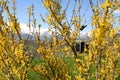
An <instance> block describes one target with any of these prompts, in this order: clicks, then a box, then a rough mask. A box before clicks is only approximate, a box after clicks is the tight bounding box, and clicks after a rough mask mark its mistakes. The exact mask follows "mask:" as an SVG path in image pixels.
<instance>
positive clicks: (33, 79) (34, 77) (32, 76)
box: [28, 57, 120, 80]
mask: <svg viewBox="0 0 120 80" xmlns="http://www.w3.org/2000/svg"><path fill="white" fill-rule="evenodd" d="M62 59H64V61H65V62H66V64H67V65H68V67H69V73H68V74H69V76H71V80H74V79H75V75H77V74H79V72H78V71H77V69H76V67H75V61H74V59H73V58H72V57H66V58H62ZM41 63H44V60H42V59H40V58H37V59H34V60H33V62H32V65H39V64H41ZM117 67H118V68H120V60H119V62H118V65H117ZM94 72H95V66H92V68H91V69H90V75H93V74H94ZM28 80H42V75H40V74H39V73H37V72H35V71H33V70H30V71H29V72H28ZM90 80H95V79H94V78H93V77H90ZM116 80H120V74H119V75H118V77H117V78H116Z"/></svg>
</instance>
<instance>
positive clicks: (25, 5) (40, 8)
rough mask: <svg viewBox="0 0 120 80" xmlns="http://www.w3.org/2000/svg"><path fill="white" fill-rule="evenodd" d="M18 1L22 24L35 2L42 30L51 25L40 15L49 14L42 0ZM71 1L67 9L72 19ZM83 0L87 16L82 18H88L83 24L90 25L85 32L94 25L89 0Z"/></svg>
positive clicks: (18, 14) (38, 22)
mask: <svg viewBox="0 0 120 80" xmlns="http://www.w3.org/2000/svg"><path fill="white" fill-rule="evenodd" d="M16 1H17V17H18V20H19V22H20V23H21V24H22V26H23V25H24V24H26V23H27V22H28V16H27V8H28V7H29V6H31V5H32V4H33V5H34V7H35V18H36V20H37V24H41V28H42V32H44V31H46V30H47V28H48V27H49V26H48V25H47V24H46V23H43V22H42V20H41V17H40V16H39V14H42V16H43V17H45V16H46V15H47V14H48V12H47V11H46V9H45V8H44V7H43V5H42V1H41V0H16ZM62 1H63V2H62V6H63V8H64V6H65V5H66V1H67V0H62ZM70 1H71V2H70V7H69V9H68V11H67V17H68V19H70V17H71V14H72V9H73V4H74V0H70ZM82 1H83V2H82V8H81V15H83V14H85V17H83V18H82V19H83V21H84V20H85V19H86V21H85V22H83V23H82V25H88V26H87V28H85V29H84V30H83V32H90V31H91V30H92V26H91V24H90V22H91V15H92V11H91V8H90V4H89V2H88V0H82ZM95 1H96V0H94V2H95ZM116 13H120V12H119V11H116V12H115V14H116ZM23 28H24V27H23ZM25 30H26V29H23V31H25Z"/></svg>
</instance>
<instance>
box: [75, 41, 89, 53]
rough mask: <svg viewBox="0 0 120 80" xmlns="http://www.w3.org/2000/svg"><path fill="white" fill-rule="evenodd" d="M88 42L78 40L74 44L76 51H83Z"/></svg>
mask: <svg viewBox="0 0 120 80" xmlns="http://www.w3.org/2000/svg"><path fill="white" fill-rule="evenodd" d="M88 46H89V45H88V44H85V42H80V43H76V45H75V49H76V51H77V52H80V53H82V52H83V51H84V48H85V47H86V48H87V49H88Z"/></svg>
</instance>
